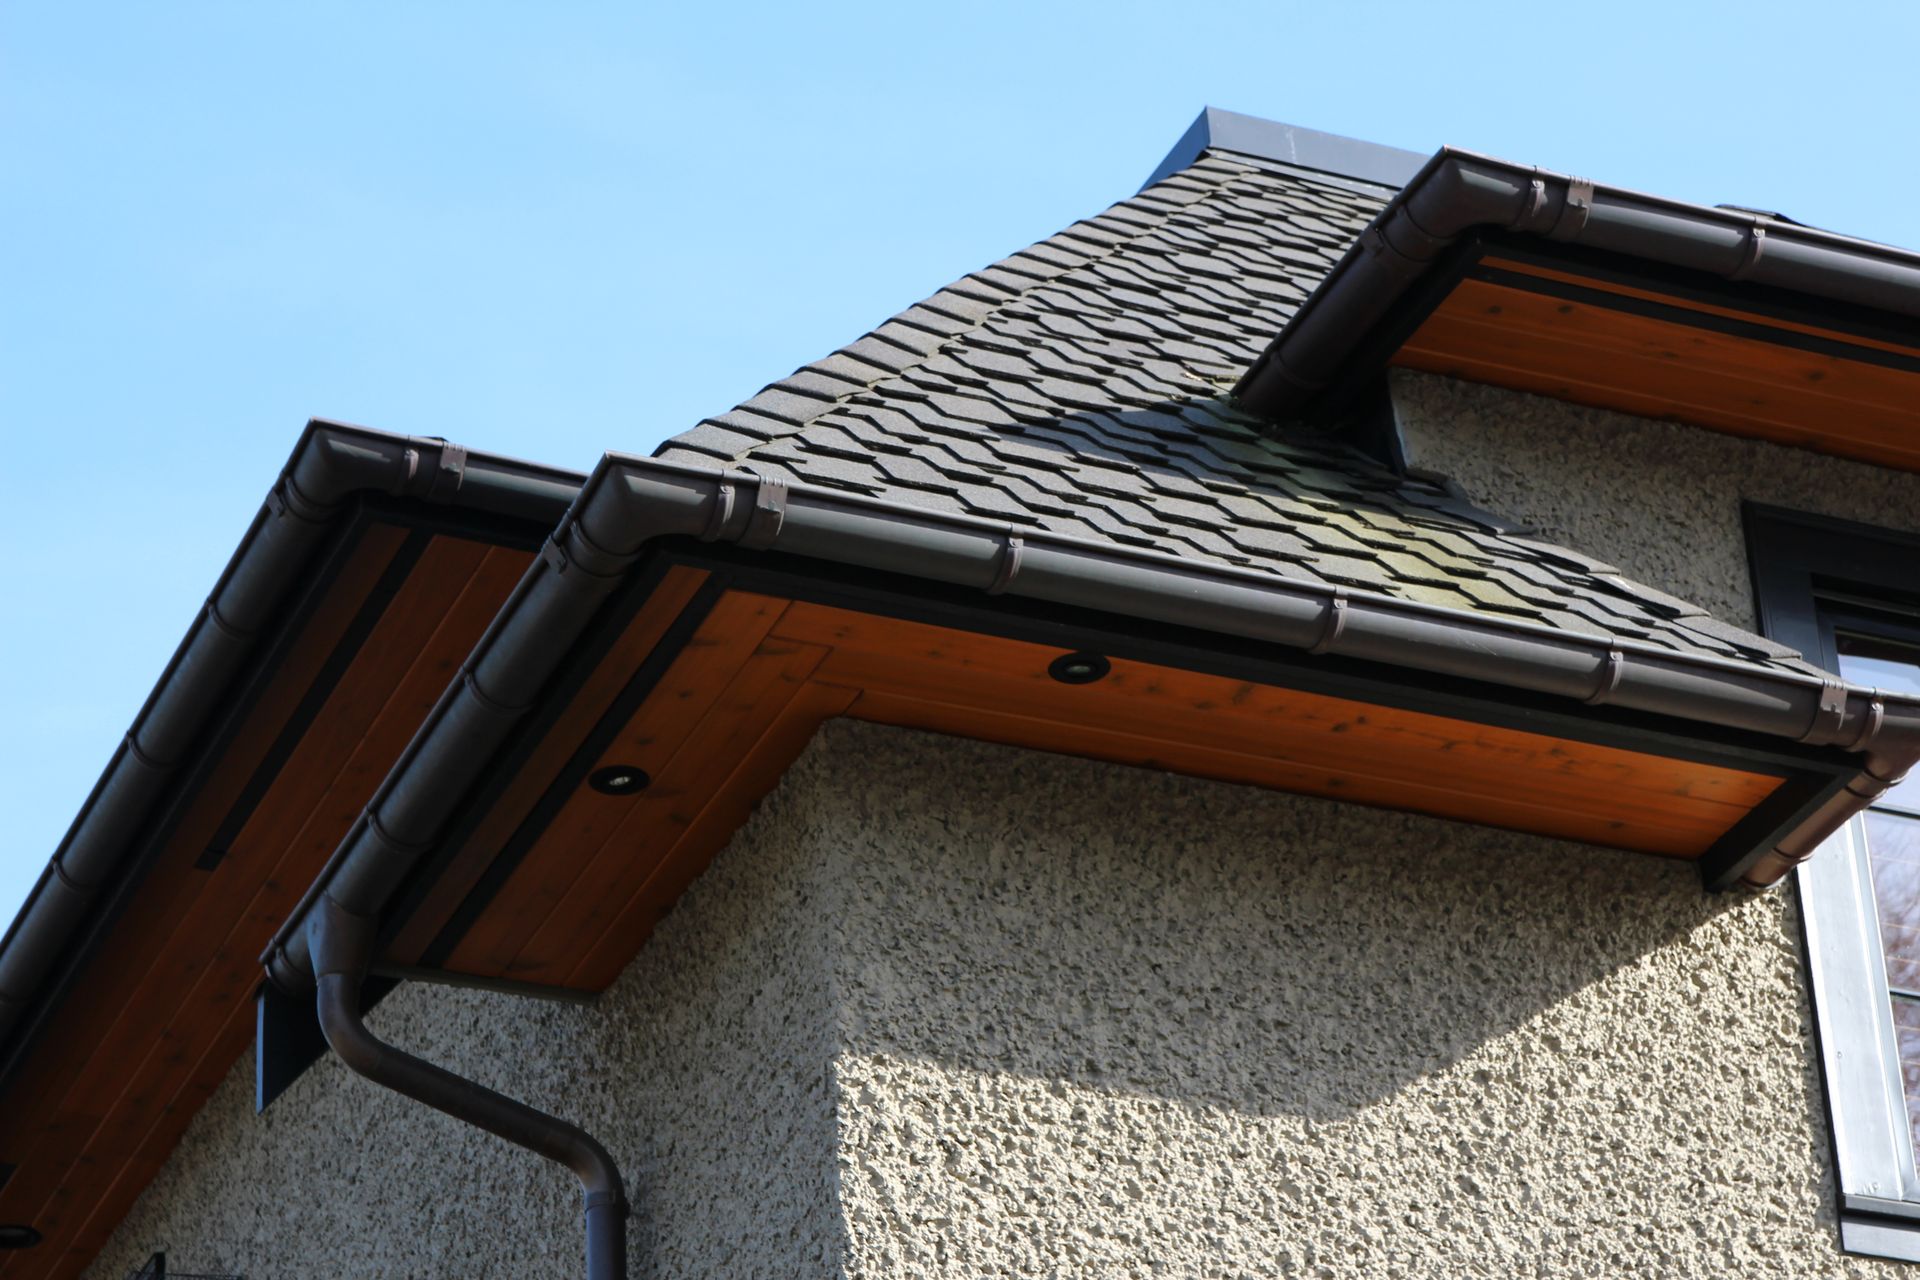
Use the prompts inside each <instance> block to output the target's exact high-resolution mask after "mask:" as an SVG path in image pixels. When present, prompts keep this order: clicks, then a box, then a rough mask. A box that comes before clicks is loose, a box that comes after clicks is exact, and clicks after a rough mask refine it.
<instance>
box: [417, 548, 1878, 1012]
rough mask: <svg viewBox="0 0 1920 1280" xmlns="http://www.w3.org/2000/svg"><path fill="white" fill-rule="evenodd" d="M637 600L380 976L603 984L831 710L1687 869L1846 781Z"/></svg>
mask: <svg viewBox="0 0 1920 1280" xmlns="http://www.w3.org/2000/svg"><path fill="white" fill-rule="evenodd" d="M629 596H630V598H629V599H628V600H627V601H626V602H625V603H624V604H623V605H622V606H620V607H617V608H616V609H614V610H613V616H612V617H610V618H608V619H605V620H603V623H602V624H601V629H600V634H599V635H598V636H597V638H596V639H595V640H594V641H593V643H592V644H591V645H590V646H584V647H583V650H582V652H581V653H580V654H579V655H578V656H577V658H576V661H575V669H574V670H573V671H572V673H571V674H570V676H569V677H568V679H567V681H566V683H565V688H564V689H563V690H562V692H561V694H560V696H558V697H556V698H555V699H553V700H552V705H550V706H549V707H547V708H546V709H545V710H544V712H543V713H542V715H543V719H542V720H541V722H540V723H539V724H538V725H537V726H535V727H533V728H532V729H531V730H530V731H529V732H528V733H527V734H526V735H525V737H524V741H523V742H522V743H521V744H520V745H519V746H518V747H517V748H516V749H515V750H514V751H513V752H512V753H511V754H510V755H509V757H508V758H507V759H505V760H503V761H501V762H500V763H499V764H498V765H497V766H496V769H497V774H496V777H495V779H494V780H493V781H489V782H485V783H483V784H481V785H480V786H478V787H477V788H476V794H478V795H481V796H485V797H488V798H489V800H488V802H487V803H486V804H484V805H482V806H478V807H476V808H474V809H473V810H472V811H471V812H469V813H468V814H467V815H466V816H465V818H464V825H463V826H462V827H461V828H459V829H458V830H456V831H455V832H454V833H453V836H452V838H451V839H449V841H448V842H447V843H446V845H445V847H443V849H442V850H441V851H440V854H439V860H438V862H437V864H435V865H434V866H433V867H432V869H431V870H430V872H429V873H428V874H426V875H424V876H423V877H422V879H421V882H420V883H419V884H417V885H416V886H415V889H414V891H413V893H412V895H411V897H410V898H409V899H408V900H406V902H405V903H404V905H403V909H402V911H401V913H400V914H401V916H402V919H403V922H402V923H401V924H399V926H398V928H397V931H396V932H395V933H394V934H393V936H392V940H391V944H390V947H389V950H388V953H387V956H386V961H387V963H388V964H389V965H392V966H395V967H397V968H400V969H411V970H414V971H419V970H423V969H424V970H441V971H450V972H451V973H453V974H457V975H461V976H463V977H465V978H470V979H475V980H481V981H504V982H512V983H532V984H538V985H540V986H543V987H560V988H566V989H570V990H572V991H576V992H595V991H599V990H601V989H603V988H605V987H606V986H607V985H608V984H609V983H611V982H612V981H613V980H614V978H615V977H616V976H617V975H618V974H619V973H620V972H621V971H622V970H623V969H624V968H625V967H626V966H627V965H628V963H630V962H631V961H632V959H633V957H634V956H635V954H636V953H637V952H638V950H639V949H640V947H641V946H643V945H644V944H645V942H646V940H647V938H648V936H649V935H650V934H651V932H652V930H653V929H654V927H655V926H656V924H657V923H658V921H659V920H660V919H661V917H662V916H664V915H665V914H666V913H667V912H668V911H670V910H671V909H672V907H673V905H674V903H675V901H676V900H677V899H678V897H679V895H680V894H681V893H682V892H683V891H684V890H685V889H686V887H687V886H688V885H689V884H691V883H692V881H693V880H694V879H695V878H696V877H697V876H698V875H699V874H700V873H701V871H702V870H704V869H705V867H706V866H707V864H708V862H709V861H710V860H711V859H712V857H713V856H714V855H715V854H716V853H717V852H718V851H719V850H720V849H721V848H722V847H723V846H724V845H725V844H726V842H727V840H728V839H729V838H730V837H731V836H732V834H733V833H734V832H735V831H736V830H737V829H738V828H739V826H740V825H741V824H742V822H744V821H745V819H746V817H747V816H748V814H749V813H750V812H751V811H752V808H753V806H754V804H755V803H756V802H757V801H758V800H759V799H760V797H761V796H763V795H764V794H765V793H766V792H767V791H768V790H769V789H770V788H772V787H773V786H774V785H775V784H776V783H777V782H778V780H779V779H780V777H781V776H782V774H783V773H784V772H785V771H786V769H787V767H788V766H789V765H790V764H791V763H792V761H793V760H794V758H795V757H796V756H797V755H798V754H799V753H800V752H801V750H802V749H804V747H805V746H806V744H807V742H808V741H809V740H810V739H811V738H812V736H813V734H814V732H815V731H816V730H817V729H818V728H819V727H820V725H821V724H823V723H824V722H825V721H827V720H829V719H831V718H833V717H836V716H848V717H852V718H855V719H860V720H867V721H873V722H877V723H883V724H890V725H897V726H902V727H907V728H913V729H921V730H929V731H933V732H939V733H948V734H954V735H957V736H961V737H967V738H974V739H982V740H987V741H993V742H1003V743H1008V744H1011V745H1015V746H1021V747H1027V748H1032V749H1037V750H1044V751H1052V752H1060V753H1065V754H1070V755H1078V756H1085V757H1090V758H1093V759H1098V760H1104V761H1111V762H1114V763H1117V764H1125V765H1130V766H1136V767H1141V768H1151V769H1164V770H1171V771H1174V772H1178V773H1183V774H1190V775H1193V776H1197V777H1204V778H1213V779H1220V780H1224V781H1229V782H1234V783H1242V784H1248V785H1254V786H1263V787H1271V788H1275V789H1278V790H1283V791H1289V792H1295V793H1300V794H1306V795H1315V796H1326V797H1332V798H1337V799H1342V800H1347V801H1352V802H1355V803H1360V804H1368V805H1377V806H1381V807H1386V808H1393V809H1401V810H1409V811H1413V812H1418V813H1424V814H1432V815H1436V816H1439V817H1444V818H1452V819H1457V820H1460V821H1466V822H1473V823H1478V824H1484V825H1492V826H1499V827H1507V828H1511V829H1514V830H1520V831H1526V832H1532V833H1536V834H1541V835H1547V836H1552V837H1556V838H1561V839H1566V840H1573V841H1580V842H1584V843H1587V844H1594V845H1603V846H1608V847H1612V848H1617V849H1628V850H1634V851H1638V852H1643V853H1649V854H1656V855H1660V856H1665V857H1671V858H1681V859H1702V858H1707V859H1711V858H1714V857H1715V856H1718V855H1719V854H1721V853H1722V852H1724V851H1725V850H1727V849H1731V848H1736V847H1737V848H1750V847H1752V846H1753V844H1754V842H1755V841H1756V840H1758V839H1762V838H1764V836H1765V833H1767V832H1769V831H1772V830H1774V829H1776V828H1779V827H1782V826H1783V825H1785V824H1786V823H1787V822H1788V820H1789V819H1790V817H1791V815H1793V814H1796V813H1799V812H1801V811H1802V810H1803V808H1804V807H1805V806H1806V805H1807V804H1809V803H1811V802H1812V801H1813V800H1814V798H1816V797H1819V796H1823V795H1825V794H1828V793H1829V792H1830V790H1831V789H1832V788H1834V787H1837V786H1838V785H1840V782H1841V780H1842V779H1843V777H1844V776H1845V774H1844V771H1843V770H1836V768H1835V767H1833V766H1832V765H1831V763H1830V762H1828V763H1819V762H1816V761H1815V760H1814V757H1813V756H1812V755H1809V754H1803V753H1800V752H1798V751H1797V750H1796V749H1794V748H1792V747H1791V745H1790V744H1789V746H1788V747H1786V748H1783V749H1779V750H1773V749H1770V748H1759V749H1756V748H1752V747H1751V746H1747V745H1741V746H1736V745H1732V744H1724V745H1722V744H1716V743H1710V742H1703V741H1701V740H1699V739H1698V738H1682V737H1679V736H1670V735H1668V734H1666V733H1664V732H1662V731H1660V730H1659V729H1658V728H1655V727H1651V726H1649V725H1648V724H1647V723H1645V722H1644V721H1641V720H1636V719H1635V718H1634V717H1632V716H1631V715H1628V714H1626V713H1613V712H1607V711H1605V709H1595V711H1596V712H1598V714H1594V715H1586V714H1584V713H1585V712H1586V711H1587V710H1588V709H1586V708H1577V710H1578V711H1579V712H1581V713H1582V714H1574V713H1571V712H1562V711H1556V710H1551V709H1543V707H1540V706H1534V705H1530V704H1525V703H1522V702H1517V701H1508V702H1506V703H1503V704H1499V705H1496V704H1494V703H1491V702H1488V701H1486V700H1484V699H1483V698H1482V697H1481V695H1480V693H1479V692H1477V691H1475V690H1471V689H1467V688H1465V687H1463V686H1460V685H1458V684H1454V685H1447V684H1444V683H1440V682H1436V683H1435V684H1434V685H1432V686H1431V687H1425V688H1422V687H1415V686H1410V685H1408V684H1405V683H1394V682H1393V681H1390V680H1387V679H1385V678H1381V677H1379V676H1377V675H1371V674H1368V673H1364V672H1357V671H1355V670H1354V669H1353V668H1351V667H1350V666H1342V665H1341V664H1340V663H1338V662H1335V661H1332V660H1316V659H1312V658H1305V657H1303V658H1301V659H1300V660H1298V661H1296V662H1293V663H1292V665H1290V666H1285V667H1281V666H1276V665H1275V664H1274V663H1273V661H1272V660H1271V658H1270V656H1269V657H1266V658H1258V659H1256V658H1250V657H1248V656H1246V655H1236V654H1234V653H1229V652H1212V651H1202V650H1199V649H1188V648H1183V647H1182V646H1181V645H1180V644H1179V643H1176V642H1173V641H1170V640H1161V639H1156V638H1154V637H1152V636H1145V637H1143V636H1141V635H1138V634H1134V635H1129V636H1119V635H1114V634H1107V633H1103V632H1101V631H1098V630H1096V629H1093V628H1090V627H1088V626H1085V625H1080V624H1076V623H1072V622H1065V621H1062V620H1060V619H1059V618H1057V617H1052V616H1041V615H1039V614H1037V613H1027V614H1022V613H1019V612H1016V611H1009V610H1007V609H1004V608H999V607H996V608H995V609H993V610H992V611H988V610H985V609H981V608H978V607H975V606H968V605H966V604H963V603H956V602H954V601H951V600H947V599H945V598H943V597H940V596H939V595H938V594H937V593H930V594H928V595H927V596H925V597H922V598H917V599H916V598H914V597H912V596H907V595H903V594H900V593H898V592H897V591H888V590H863V589H861V588H860V587H859V586H858V585H857V584H849V583H827V584H823V583H821V582H819V581H817V580H812V579H806V578H801V577H797V576H785V575H780V574H776V573H770V572H767V571H763V570H754V569H751V568H745V567H742V566H740V565H737V564H732V563H728V562H726V561H725V560H724V559H721V558H718V557H717V556H716V557H703V558H698V559H692V560H660V561H658V562H656V563H654V564H653V565H652V566H651V567H650V568H649V569H648V571H647V572H646V573H645V574H643V575H641V578H640V579H639V580H638V581H637V582H636V584H635V585H634V587H633V588H632V589H631V591H630V592H629ZM1076 655H1090V657H1089V658H1088V659H1087V660H1085V661H1081V660H1079V659H1077V658H1076ZM1090 673H1091V674H1092V675H1094V677H1095V678H1092V679H1084V680H1082V679H1080V678H1079V677H1082V676H1085V675H1088V674H1090ZM596 781H598V783H599V785H598V786H596V785H595V783H596Z"/></svg>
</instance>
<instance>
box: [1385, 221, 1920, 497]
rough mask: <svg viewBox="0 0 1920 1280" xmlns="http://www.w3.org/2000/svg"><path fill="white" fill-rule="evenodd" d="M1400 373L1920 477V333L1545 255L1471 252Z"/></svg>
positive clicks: (1420, 329)
mask: <svg viewBox="0 0 1920 1280" xmlns="http://www.w3.org/2000/svg"><path fill="white" fill-rule="evenodd" d="M1390 329H1391V333H1390V336H1389V350H1388V351H1387V352H1386V354H1387V355H1388V357H1389V358H1390V360H1391V363H1393V364H1395V365H1398V366H1401V367H1405V368H1411V369H1420V370H1424V371H1427V372H1431V373H1440V374H1446V375H1448V376H1451V377H1457V378H1463V379H1466V380H1469V381H1473V382H1482V383H1489V384H1492V385H1495V386H1502V387H1511V388H1513V389H1515V390H1519V391H1529V392H1534V393H1536V394H1540V395H1546V396H1552V397H1554V398H1556V399H1561V400H1569V401H1573V402H1575V403H1579V404H1589V405H1595V406H1598V407H1600V408H1605V409H1615V410H1619V411H1621V412H1624V413H1631V414H1636V415H1639V416H1641V417H1648V418H1657V419H1667V420H1673V421H1679V422H1686V423H1691V424H1694V425H1697V426H1702V427H1708V428H1711V429H1713V430H1716V431H1723V432H1727V433H1729V434H1732V435H1738V436H1746V437H1749V438H1752V439H1758V440H1767V441H1771V442H1773V443H1775V444H1784V445H1791V446H1795V447H1798V448H1805V449H1811V450H1814V451H1817V452H1820V453H1828V454H1833V455H1836V456H1839V457H1844V458H1853V459H1856V460H1859V461H1862V462H1871V463H1874V464H1877V465H1880V466H1886V467H1895V468H1899V469H1902V470H1908V471H1912V470H1920V331H1916V327H1915V326H1914V325H1912V324H1911V323H1909V324H1906V325H1899V324H1895V323H1893V322H1891V321H1889V320H1887V319H1886V318H1885V317H1878V316H1875V315H1869V314H1865V313H1861V312H1856V311H1849V310H1845V309H1842V308H1840V307H1838V306H1827V307H1815V306H1813V305H1811V304H1809V303H1808V302H1807V300H1805V299H1796V298H1792V297H1789V296H1785V295H1783V294H1781V293H1780V292H1779V291H1774V290H1754V289H1743V288H1742V287H1741V286H1740V285H1739V284H1738V282H1733V283H1729V282H1725V281H1720V280H1717V279H1716V280H1708V279H1704V278H1694V277H1692V276H1690V275H1689V274H1687V273H1683V272H1678V271H1666V272H1662V271H1659V270H1655V269H1651V268H1648V267H1646V266H1644V265H1634V264H1630V263H1622V262H1619V261H1617V260H1612V259H1609V258H1607V257H1605V256H1603V255H1598V254H1593V253H1586V252H1581V251H1577V250H1573V249H1563V248H1551V247H1550V248H1545V249H1543V248H1541V247H1540V246H1539V244H1538V243H1537V242H1527V243H1502V242H1500V241H1499V240H1497V239H1494V240H1478V241H1472V242H1468V243H1464V244H1462V245H1461V246H1458V247H1457V249H1456V251H1455V254H1454V259H1453V261H1452V262H1451V264H1450V265H1449V266H1448V267H1447V268H1446V269H1444V270H1442V271H1440V272H1437V273H1436V278H1435V280H1434V281H1432V282H1430V283H1429V284H1428V286H1427V287H1425V288H1424V289H1423V290H1421V291H1420V292H1419V293H1418V294H1416V295H1415V296H1413V297H1410V298H1409V299H1407V300H1406V302H1405V303H1404V304H1403V307H1402V313H1401V315H1400V316H1399V317H1398V319H1397V322H1396V323H1395V324H1394V325H1392V326H1391V327H1390Z"/></svg>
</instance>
